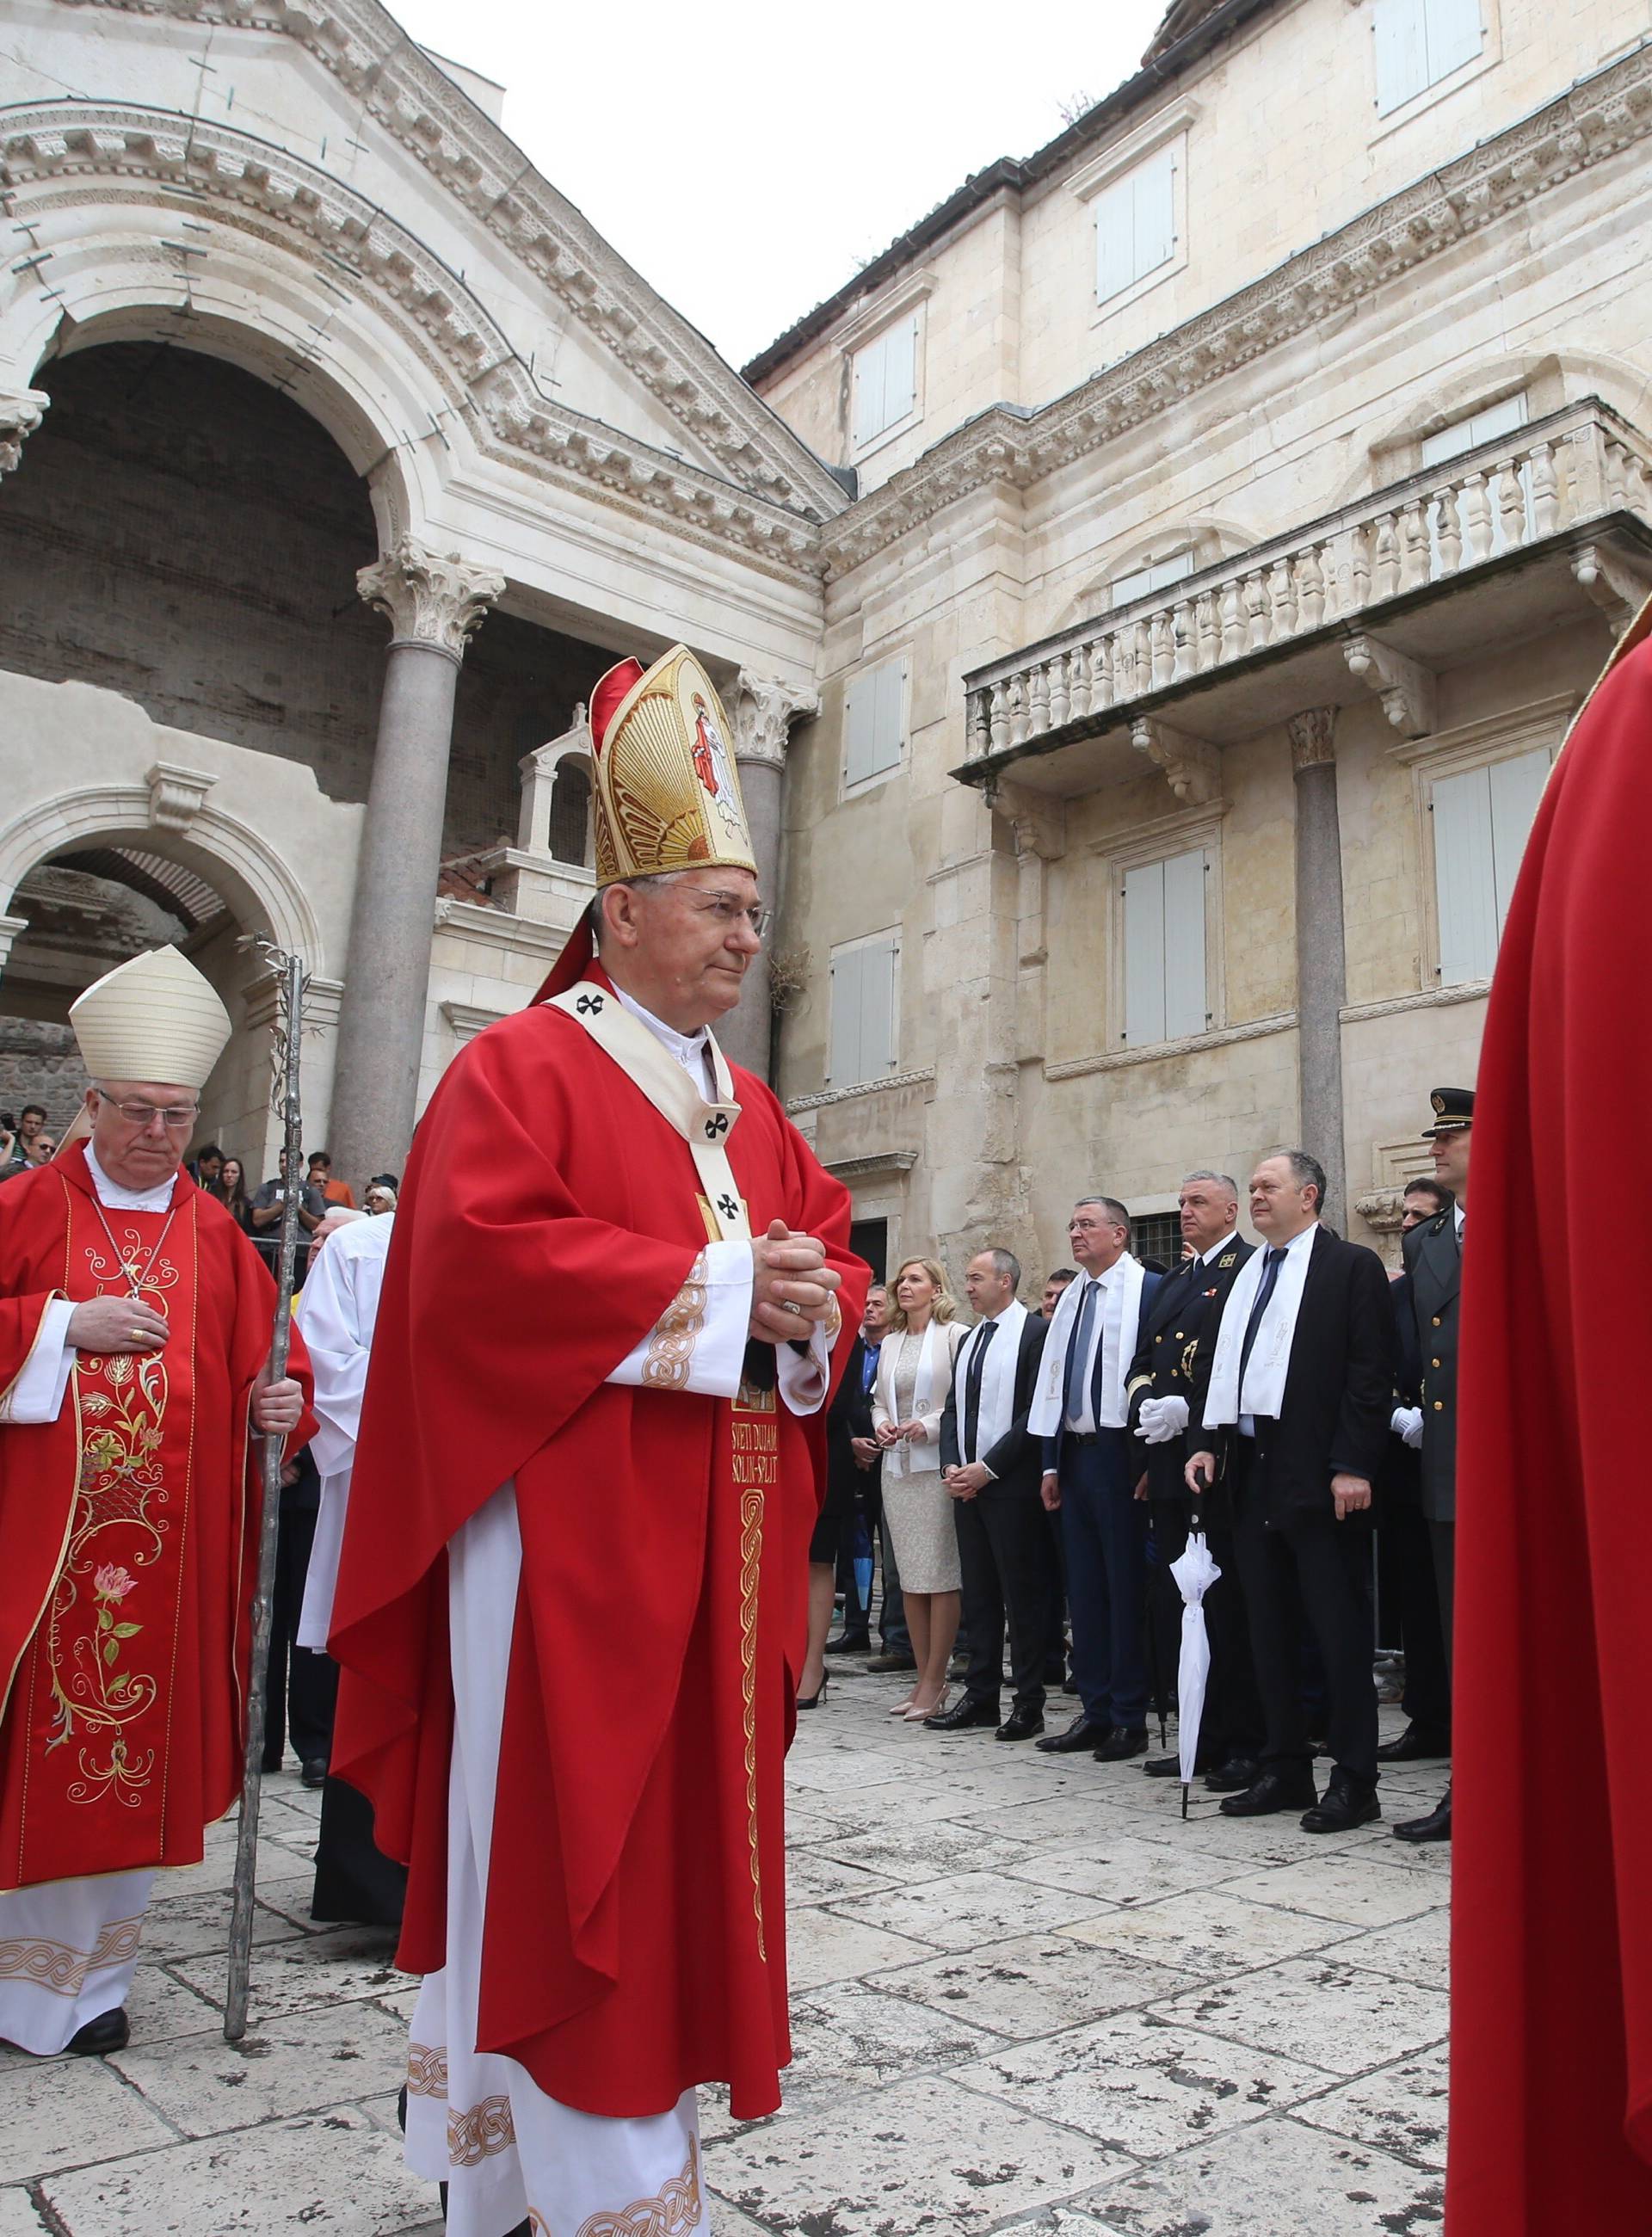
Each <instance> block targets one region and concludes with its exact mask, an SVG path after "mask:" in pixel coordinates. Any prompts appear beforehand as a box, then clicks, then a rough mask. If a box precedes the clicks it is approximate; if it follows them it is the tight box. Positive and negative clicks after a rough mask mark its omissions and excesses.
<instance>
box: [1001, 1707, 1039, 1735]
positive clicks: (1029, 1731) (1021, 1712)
mask: <svg viewBox="0 0 1652 2237" xmlns="http://www.w3.org/2000/svg"><path fill="white" fill-rule="evenodd" d="M1043 1729H1044V1712H1043V1711H1042V1709H1012V1710H1011V1711H1010V1712H1009V1714H1008V1716H1007V1717H1006V1718H1005V1719H1004V1721H1003V1723H1002V1724H1001V1725H1000V1726H999V1727H998V1730H997V1732H996V1733H995V1739H1001V1740H1031V1739H1037V1737H1038V1735H1039V1734H1040V1732H1042V1731H1043Z"/></svg>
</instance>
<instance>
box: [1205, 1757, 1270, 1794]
mask: <svg viewBox="0 0 1652 2237" xmlns="http://www.w3.org/2000/svg"><path fill="white" fill-rule="evenodd" d="M1261 1769H1262V1766H1261V1765H1260V1764H1259V1762H1258V1761H1257V1759H1256V1758H1255V1757H1254V1756H1253V1755H1231V1756H1229V1757H1228V1759H1227V1760H1226V1762H1225V1763H1219V1764H1218V1765H1216V1766H1215V1768H1214V1769H1213V1770H1212V1771H1207V1772H1206V1773H1205V1785H1206V1787H1207V1788H1208V1789H1209V1791H1210V1792H1211V1793H1213V1794H1243V1793H1244V1792H1245V1790H1246V1787H1247V1786H1254V1785H1256V1782H1257V1778H1258V1776H1259V1773H1260V1772H1261Z"/></svg>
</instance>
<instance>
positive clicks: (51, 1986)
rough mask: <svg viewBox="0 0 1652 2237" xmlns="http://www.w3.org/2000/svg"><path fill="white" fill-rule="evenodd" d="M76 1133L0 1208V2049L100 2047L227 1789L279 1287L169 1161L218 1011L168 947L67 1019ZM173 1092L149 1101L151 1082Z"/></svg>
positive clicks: (283, 1387)
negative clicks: (151, 1896)
mask: <svg viewBox="0 0 1652 2237" xmlns="http://www.w3.org/2000/svg"><path fill="white" fill-rule="evenodd" d="M70 1017H71V1020H72V1021H73V1023H74V1025H75V1027H76V1033H77V1035H78V1037H79V1039H80V1043H81V1047H82V1051H83V1054H84V1056H85V1058H86V1060H87V1064H88V1068H89V1070H91V1071H92V1072H95V1073H96V1078H97V1085H96V1086H94V1087H92V1088H89V1090H88V1091H87V1108H88V1112H89V1119H90V1128H89V1138H87V1139H86V1140H85V1141H76V1142H74V1143H73V1144H72V1145H69V1146H67V1147H65V1148H64V1149H63V1150H62V1151H60V1152H59V1154H58V1156H57V1158H56V1161H55V1162H54V1163H53V1164H51V1165H42V1166H38V1167H36V1169H35V1170H34V1171H31V1172H29V1173H25V1174H22V1175H19V1176H18V1177H17V1178H16V1179H14V1180H12V1181H10V1182H9V1183H8V1184H7V1185H6V1187H5V1188H4V1189H3V1191H0V1687H3V1705H0V1891H4V1892H0V2038H3V2039H4V2040H6V2041H8V2042H15V2043H17V2044H19V2045H20V2046H21V2047H22V2048H23V2049H26V2050H33V2051H37V2052H53V2051H59V2050H63V2049H73V2050H77V2051H93V2052H102V2051H107V2050H110V2049H119V2048H120V2047H121V2045H122V2044H123V2043H124V2042H125V2041H126V2040H127V2023H126V2016H125V2013H124V2011H123V2009H122V2003H123V2000H124V1997H125V1995H126V1991H127V1988H128V1987H129V1983H130V1980H131V1974H132V1968H133V1965H134V1964H135V1961H136V1956H137V1948H138V1941H139V1937H140V1934H141V1931H142V1914H143V1908H144V1904H145V1902H146V1901H147V1897H148V1892H149V1880H150V1878H151V1877H152V1876H153V1872H154V1869H155V1866H157V1865H165V1864H195V1863H198V1862H199V1860H200V1858H201V1854H202V1831H203V1829H204V1828H205V1827H206V1826H207V1825H208V1824H209V1823H210V1822H211V1821H212V1820H213V1819H214V1818H219V1817H221V1816H222V1815H223V1813H224V1811H226V1810H227V1809H228V1807H229V1805H230V1804H231V1802H232V1801H233V1800H234V1799H235V1795H236V1792H238V1789H239V1785H240V1779H241V1745H242V1736H243V1729H244V1726H243V1719H244V1710H245V1699H246V1687H247V1679H248V1650H249V1643H250V1618H251V1603H252V1596H253V1589H254V1582H255V1578H256V1569H257V1558H258V1498H257V1487H256V1473H255V1469H254V1465H253V1459H252V1456H253V1454H254V1451H255V1448H256V1439H255V1435H254V1433H255V1432H258V1431H268V1432H270V1433H272V1434H281V1433H285V1432H286V1431H287V1430H289V1429H294V1428H296V1427H297V1426H298V1424H299V1422H300V1417H301V1410H302V1392H301V1383H300V1381H299V1380H298V1379H297V1377H298V1376H300V1375H301V1374H302V1373H303V1371H304V1369H303V1353H302V1347H301V1345H295V1348H294V1362H295V1372H294V1376H293V1377H289V1378H288V1379H287V1380H286V1381H284V1382H280V1383H271V1382H268V1381H264V1382H261V1379H260V1378H261V1376H262V1374H263V1370H264V1369H265V1366H266V1362H267V1360H268V1352H269V1345H270V1328H271V1322H272V1318H273V1315H274V1300H275V1292H274V1283H272V1282H271V1280H270V1277H269V1275H268V1272H267V1271H266V1270H265V1269H264V1267H263V1266H262V1264H261V1263H260V1261H259V1258H258V1256H257V1254H256V1252H255V1251H254V1250H253V1248H252V1246H251V1244H249V1243H248V1240H247V1238H246V1237H245V1236H244V1235H242V1234H241V1231H240V1229H239V1228H238V1227H237V1226H236V1225H235V1222H234V1221H233V1220H232V1219H231V1218H230V1217H229V1215H228V1212H227V1211H225V1210H224V1209H223V1207H222V1206H221V1204H216V1203H215V1202H214V1201H213V1200H212V1198H209V1197H208V1196H206V1195H205V1194H203V1193H202V1191H201V1190H200V1189H198V1188H197V1187H196V1186H195V1183H194V1182H193V1181H192V1180H191V1179H190V1178H188V1175H187V1174H186V1173H185V1172H183V1171H182V1170H181V1165H182V1154H183V1151H184V1149H185V1148H186V1147H187V1145H188V1139H189V1135H190V1133H191V1132H192V1131H193V1128H194V1125H195V1118H196V1113H197V1106H196V1101H195V1095H196V1091H197V1090H198V1088H199V1087H200V1086H201V1085H202V1082H203V1081H204V1080H205V1079H206V1076H207V1072H208V1070H209V1069H210V1066H211V1064H212V1062H213V1060H214V1059H215V1056H216V1055H217V1053H218V1049H219V1048H220V1046H221V1044H222V1040H223V1039H225V1038H227V1036H228V1027H229V1021H228V1016H227V1015H226V1014H225V1013H224V1010H223V1006H222V1005H221V1003H220V1002H219V1001H218V999H217V996H216V995H215V993H213V991H212V988H211V987H210V986H209V985H208V982H207V980H204V979H203V978H202V976H201V974H200V973H198V972H196V971H195V968H194V967H193V966H192V965H191V964H189V963H188V962H186V961H185V960H184V959H183V958H182V956H181V955H179V954H177V952H176V951H175V949H170V948H165V949H160V950H157V951H155V953H154V954H150V955H144V956H138V957H135V958H134V959H133V960H132V961H131V962H130V963H129V964H126V965H123V966H122V967H121V968H120V969H119V970H118V971H116V972H114V973H110V974H109V976H108V977H107V978H106V979H104V980H100V981H99V983H98V985H97V986H96V987H93V988H91V989H89V991H88V993H86V994H85V995H83V997H82V998H81V1000H80V1001H79V1002H78V1003H77V1004H76V1006H75V1008H74V1009H73V1010H72V1011H71V1013H70ZM157 1082H158V1083H162V1084H157Z"/></svg>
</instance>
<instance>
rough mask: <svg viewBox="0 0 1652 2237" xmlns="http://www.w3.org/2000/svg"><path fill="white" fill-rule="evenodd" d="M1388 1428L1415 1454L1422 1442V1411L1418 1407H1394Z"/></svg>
mask: <svg viewBox="0 0 1652 2237" xmlns="http://www.w3.org/2000/svg"><path fill="white" fill-rule="evenodd" d="M1388 1426H1389V1428H1390V1429H1391V1430H1392V1431H1393V1432H1394V1435H1396V1436H1397V1437H1403V1438H1404V1441H1405V1442H1406V1443H1407V1444H1408V1445H1409V1446H1410V1447H1411V1450H1412V1451H1413V1452H1415V1451H1416V1450H1417V1447H1418V1446H1419V1445H1420V1444H1421V1443H1422V1442H1423V1409H1422V1408H1421V1407H1420V1406H1396V1407H1395V1409H1394V1418H1393V1420H1392V1421H1391V1422H1390V1423H1389V1425H1388Z"/></svg>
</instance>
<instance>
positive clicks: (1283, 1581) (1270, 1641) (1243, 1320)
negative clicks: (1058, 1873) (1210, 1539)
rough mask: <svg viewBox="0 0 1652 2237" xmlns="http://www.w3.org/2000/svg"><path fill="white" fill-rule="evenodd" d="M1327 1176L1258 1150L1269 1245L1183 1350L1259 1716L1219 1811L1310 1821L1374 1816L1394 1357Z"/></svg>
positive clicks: (1192, 1448) (1255, 1221)
mask: <svg viewBox="0 0 1652 2237" xmlns="http://www.w3.org/2000/svg"><path fill="white" fill-rule="evenodd" d="M1324 1200H1325V1171H1324V1169H1323V1167H1321V1165H1319V1164H1318V1160H1317V1159H1316V1158H1311V1157H1310V1156H1309V1155H1308V1154H1307V1152H1306V1151H1303V1150H1285V1151H1279V1153H1278V1154H1277V1155H1276V1156H1273V1157H1269V1158H1263V1159H1262V1160H1261V1161H1260V1163H1259V1165H1258V1166H1257V1168H1256V1171H1254V1173H1252V1176H1251V1189H1250V1212H1251V1224H1252V1227H1254V1228H1255V1230H1256V1231H1257V1233H1258V1234H1259V1236H1260V1237H1261V1238H1262V1243H1263V1245H1264V1249H1263V1250H1262V1252H1261V1253H1259V1256H1258V1257H1256V1258H1254V1259H1252V1262H1251V1264H1250V1265H1249V1266H1248V1267H1246V1269H1245V1270H1244V1271H1243V1273H1242V1274H1241V1275H1240V1276H1239V1278H1238V1279H1236V1280H1235V1282H1234V1283H1233V1286H1232V1289H1231V1290H1229V1291H1228V1293H1227V1297H1226V1301H1225V1303H1224V1304H1223V1308H1222V1316H1221V1319H1220V1321H1219V1323H1218V1326H1217V1330H1216V1337H1215V1342H1214V1343H1213V1344H1212V1345H1211V1347H1210V1349H1209V1351H1208V1353H1206V1352H1205V1351H1204V1350H1203V1349H1202V1348H1201V1351H1200V1356H1199V1359H1198V1361H1197V1363H1196V1368H1197V1373H1196V1378H1195V1389H1194V1396H1195V1406H1194V1423H1195V1426H1194V1427H1193V1429H1190V1430H1189V1432H1188V1438H1187V1442H1188V1449H1189V1455H1190V1457H1189V1459H1188V1462H1187V1471H1186V1473H1187V1482H1188V1485H1189V1488H1191V1489H1192V1490H1193V1491H1194V1492H1195V1493H1198V1494H1199V1495H1203V1493H1204V1492H1205V1490H1206V1488H1207V1487H1208V1486H1209V1485H1211V1484H1213V1483H1214V1482H1215V1481H1217V1479H1218V1476H1219V1475H1220V1474H1221V1472H1222V1469H1223V1467H1224V1464H1225V1465H1226V1472H1227V1477H1228V1481H1229V1482H1230V1483H1231V1486H1232V1497H1233V1504H1234V1535H1235V1542H1236V1546H1237V1549H1238V1553H1239V1578H1240V1581H1241V1583H1242V1584H1243V1586H1244V1587H1245V1600H1246V1612H1247V1613H1248V1615H1249V1618H1250V1626H1251V1652H1252V1659H1253V1660H1254V1662H1255V1665H1256V1677H1257V1684H1258V1686H1259V1690H1260V1692H1261V1695H1262V1708H1263V1713H1264V1717H1265V1723H1266V1738H1265V1741H1264V1744H1263V1749H1262V1761H1261V1769H1260V1770H1259V1772H1258V1774H1257V1777H1256V1779H1255V1781H1254V1783H1253V1784H1252V1785H1251V1786H1249V1787H1247V1788H1246V1790H1245V1792H1243V1793H1239V1794H1230V1795H1228V1796H1227V1797H1226V1799H1225V1800H1224V1802H1223V1804H1222V1808H1223V1811H1225V1812H1226V1814H1227V1815H1228V1816H1229V1817H1232V1818H1259V1817H1263V1816H1265V1815H1267V1814H1268V1813H1269V1812H1271V1811H1276V1810H1301V1811H1304V1816H1303V1818H1302V1827H1303V1831H1305V1832H1309V1833H1332V1832H1345V1831H1349V1830H1350V1829H1351V1827H1353V1826H1356V1825H1368V1824H1369V1823H1370V1822H1371V1820H1372V1819H1373V1818H1379V1817H1380V1816H1381V1815H1382V1811H1381V1808H1380V1806H1379V1805H1378V1800H1377V1777H1378V1766H1377V1693H1376V1688H1375V1687H1374V1686H1373V1685H1372V1684H1371V1646H1372V1640H1371V1616H1370V1609H1369V1604H1368V1601H1367V1599H1366V1595H1365V1590H1364V1578H1363V1574H1362V1571H1363V1567H1364V1566H1366V1565H1368V1564H1369V1562H1370V1559H1371V1538H1370V1522H1371V1483H1372V1480H1373V1478H1374V1477H1375V1476H1376V1474H1377V1472H1378V1468H1379V1467H1380V1466H1381V1464H1382V1459H1383V1446H1384V1439H1385V1438H1386V1437H1387V1435H1388V1434H1389V1422H1390V1419H1391V1415H1392V1413H1393V1390H1394V1370H1395V1356H1394V1354H1395V1346H1394V1316H1393V1309H1392V1307H1391V1303H1390V1302H1389V1296H1388V1276H1387V1274H1386V1273H1385V1271H1384V1268H1383V1263H1382V1261H1381V1259H1380V1258H1378V1256H1377V1254H1376V1252H1375V1251H1374V1250H1365V1248H1364V1247H1363V1246H1362V1245H1361V1244H1354V1243H1345V1242H1344V1241H1343V1240H1342V1239H1341V1237H1338V1236H1335V1235H1332V1234H1331V1233H1329V1232H1328V1231H1326V1230H1325V1229H1323V1228H1322V1227H1321V1226H1320V1224H1319V1207H1320V1205H1321V1204H1322V1203H1323V1202H1324ZM1298 1609H1301V1610H1304V1611H1305V1613H1306V1615H1307V1618H1308V1620H1309V1622H1310V1624H1311V1625H1312V1628H1313V1635H1314V1640H1315V1642H1316V1644H1317V1645H1318V1649H1319V1655H1320V1660H1321V1661H1322V1663H1323V1665H1324V1668H1325V1687H1326V1693H1327V1698H1328V1701H1329V1718H1328V1738H1329V1740H1330V1746H1331V1755H1332V1773H1331V1781H1330V1785H1328V1787H1327V1788H1326V1790H1325V1797H1324V1798H1323V1799H1321V1798H1319V1797H1318V1794H1317V1793H1316V1792H1315V1788H1314V1783H1313V1756H1312V1751H1311V1749H1310V1748H1309V1745H1308V1739H1307V1732H1306V1728H1305V1724H1304V1719H1303V1707H1302V1655H1301V1640H1300V1636H1299V1628H1298Z"/></svg>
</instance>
